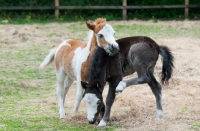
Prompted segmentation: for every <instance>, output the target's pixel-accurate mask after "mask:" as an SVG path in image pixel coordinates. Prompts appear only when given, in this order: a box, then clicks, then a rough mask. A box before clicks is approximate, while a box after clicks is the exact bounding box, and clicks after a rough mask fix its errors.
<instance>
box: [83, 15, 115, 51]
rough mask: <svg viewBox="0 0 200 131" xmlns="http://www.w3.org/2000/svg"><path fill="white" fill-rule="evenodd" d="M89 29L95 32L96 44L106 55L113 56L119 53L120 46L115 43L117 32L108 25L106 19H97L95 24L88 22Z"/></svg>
mask: <svg viewBox="0 0 200 131" xmlns="http://www.w3.org/2000/svg"><path fill="white" fill-rule="evenodd" d="M86 25H87V27H88V28H89V29H91V30H92V31H93V32H94V35H95V37H96V42H97V44H98V46H99V47H102V48H103V49H104V50H105V51H106V53H108V54H109V55H113V54H115V53H117V52H118V51H119V46H118V44H117V43H116V41H115V37H114V35H115V31H114V29H113V28H112V26H111V25H109V24H107V23H106V19H105V18H98V19H96V21H95V23H91V22H86Z"/></svg>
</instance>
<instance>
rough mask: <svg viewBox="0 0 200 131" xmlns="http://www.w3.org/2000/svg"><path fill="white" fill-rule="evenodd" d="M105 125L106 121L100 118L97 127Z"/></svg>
mask: <svg viewBox="0 0 200 131" xmlns="http://www.w3.org/2000/svg"><path fill="white" fill-rule="evenodd" d="M106 125H107V123H106V122H105V121H104V120H103V119H102V120H101V121H100V123H99V124H98V126H97V127H104V126H106Z"/></svg>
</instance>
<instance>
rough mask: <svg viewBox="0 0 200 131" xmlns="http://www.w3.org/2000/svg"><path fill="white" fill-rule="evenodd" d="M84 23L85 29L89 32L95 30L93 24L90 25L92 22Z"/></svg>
mask: <svg viewBox="0 0 200 131" xmlns="http://www.w3.org/2000/svg"><path fill="white" fill-rule="evenodd" d="M85 23H86V25H87V27H88V28H89V29H90V30H94V28H95V24H94V23H92V22H85Z"/></svg>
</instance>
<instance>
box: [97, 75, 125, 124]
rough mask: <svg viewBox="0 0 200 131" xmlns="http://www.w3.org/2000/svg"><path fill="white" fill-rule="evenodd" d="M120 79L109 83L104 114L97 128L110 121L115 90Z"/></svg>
mask: <svg viewBox="0 0 200 131" xmlns="http://www.w3.org/2000/svg"><path fill="white" fill-rule="evenodd" d="M121 79H122V78H121ZM121 79H120V78H119V79H117V80H116V81H115V82H109V90H108V95H107V97H106V108H105V113H104V116H103V118H102V119H101V121H100V123H99V125H98V127H102V126H106V125H107V123H108V122H109V120H110V112H111V107H112V104H113V102H114V100H115V88H116V86H117V84H118V83H119V81H120V80H121Z"/></svg>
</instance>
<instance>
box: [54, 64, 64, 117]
mask: <svg viewBox="0 0 200 131" xmlns="http://www.w3.org/2000/svg"><path fill="white" fill-rule="evenodd" d="M56 77H57V96H58V108H59V114H60V118H65V109H64V100H65V88H64V81H65V77H66V74H65V72H64V70H62V69H61V68H60V69H59V70H58V72H57V73H56Z"/></svg>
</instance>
